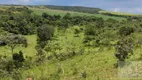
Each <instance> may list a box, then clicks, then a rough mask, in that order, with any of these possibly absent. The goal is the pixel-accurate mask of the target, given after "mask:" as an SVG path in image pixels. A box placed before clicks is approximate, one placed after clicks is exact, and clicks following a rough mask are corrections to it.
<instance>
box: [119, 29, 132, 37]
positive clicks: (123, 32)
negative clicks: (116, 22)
mask: <svg viewBox="0 0 142 80" xmlns="http://www.w3.org/2000/svg"><path fill="white" fill-rule="evenodd" d="M133 32H134V28H132V27H121V28H120V30H119V34H120V35H121V36H128V35H130V34H131V33H133Z"/></svg>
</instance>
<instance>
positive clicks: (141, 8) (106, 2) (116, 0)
mask: <svg viewBox="0 0 142 80" xmlns="http://www.w3.org/2000/svg"><path fill="white" fill-rule="evenodd" d="M0 4H22V5H62V6H86V7H95V8H101V9H103V10H109V11H114V12H128V13H137V14H142V0H0Z"/></svg>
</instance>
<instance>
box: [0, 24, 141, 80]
mask: <svg viewBox="0 0 142 80" xmlns="http://www.w3.org/2000/svg"><path fill="white" fill-rule="evenodd" d="M75 28H78V26H75V27H70V28H68V29H67V30H66V31H65V33H64V34H63V32H60V31H58V30H57V29H55V37H56V40H53V41H51V42H50V44H53V45H54V44H56V43H59V46H60V47H61V48H62V49H63V51H59V50H57V53H60V52H63V53H65V52H68V51H66V48H67V47H73V48H76V50H79V49H80V48H82V47H84V46H83V45H82V42H83V40H84V32H81V33H79V34H78V35H79V36H78V37H75V34H74V29H75ZM134 36H136V37H141V34H140V33H135V34H134ZM25 37H26V38H27V40H28V44H29V45H28V47H27V48H23V47H19V48H16V50H15V52H17V51H19V50H22V51H23V52H24V55H28V56H34V55H35V53H36V51H35V46H36V36H35V35H29V36H25ZM70 43H72V44H70ZM73 45H74V46H73ZM52 47H54V46H52ZM84 50H85V51H84V54H83V55H76V56H74V57H72V58H69V59H67V60H64V61H58V60H56V59H53V60H50V61H49V60H48V61H46V62H45V63H43V64H41V65H39V66H35V67H33V68H32V69H28V70H25V69H23V70H22V73H21V74H22V79H21V80H26V78H27V77H28V76H31V77H34V79H35V80H41V77H44V78H46V79H49V80H58V79H57V78H58V76H60V80H122V79H119V78H118V75H117V68H115V67H114V64H115V63H117V59H116V58H115V56H114V52H115V49H114V47H112V48H111V49H108V48H106V47H104V49H103V50H99V49H98V48H89V47H84ZM4 51H6V52H4ZM7 52H8V53H9V54H10V49H8V48H7V47H0V53H7ZM140 54H141V48H136V49H135V51H134V55H133V56H132V57H131V58H130V59H129V60H135V61H136V60H139V59H140ZM47 55H49V53H47ZM59 64H60V65H62V70H63V71H64V72H62V71H61V72H60V73H58V74H59V75H58V74H57V71H58V69H59V68H60V67H59ZM84 71H86V75H87V78H86V79H84V78H82V77H81V74H82V73H83V72H84ZM51 75H52V76H51ZM46 79H45V80H46ZM3 80H4V79H3ZM5 80H6V79H5ZM7 80H10V79H7ZM128 80H129V79H128ZM130 80H131V79H130Z"/></svg>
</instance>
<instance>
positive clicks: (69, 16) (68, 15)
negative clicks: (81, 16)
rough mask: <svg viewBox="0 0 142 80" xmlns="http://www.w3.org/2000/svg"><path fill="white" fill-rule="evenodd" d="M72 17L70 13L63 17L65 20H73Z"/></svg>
mask: <svg viewBox="0 0 142 80" xmlns="http://www.w3.org/2000/svg"><path fill="white" fill-rule="evenodd" d="M71 18H72V17H71V14H70V13H67V14H66V15H65V16H64V17H63V19H65V20H66V19H71Z"/></svg>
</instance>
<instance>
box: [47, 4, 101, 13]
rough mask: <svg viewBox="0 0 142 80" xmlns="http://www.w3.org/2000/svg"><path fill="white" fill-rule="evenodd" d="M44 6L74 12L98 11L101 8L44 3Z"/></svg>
mask: <svg viewBox="0 0 142 80" xmlns="http://www.w3.org/2000/svg"><path fill="white" fill-rule="evenodd" d="M45 7H47V8H49V9H55V10H64V11H75V12H84V13H91V14H94V13H98V12H99V11H101V10H102V9H99V8H91V7H82V6H54V5H46V6H45Z"/></svg>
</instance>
